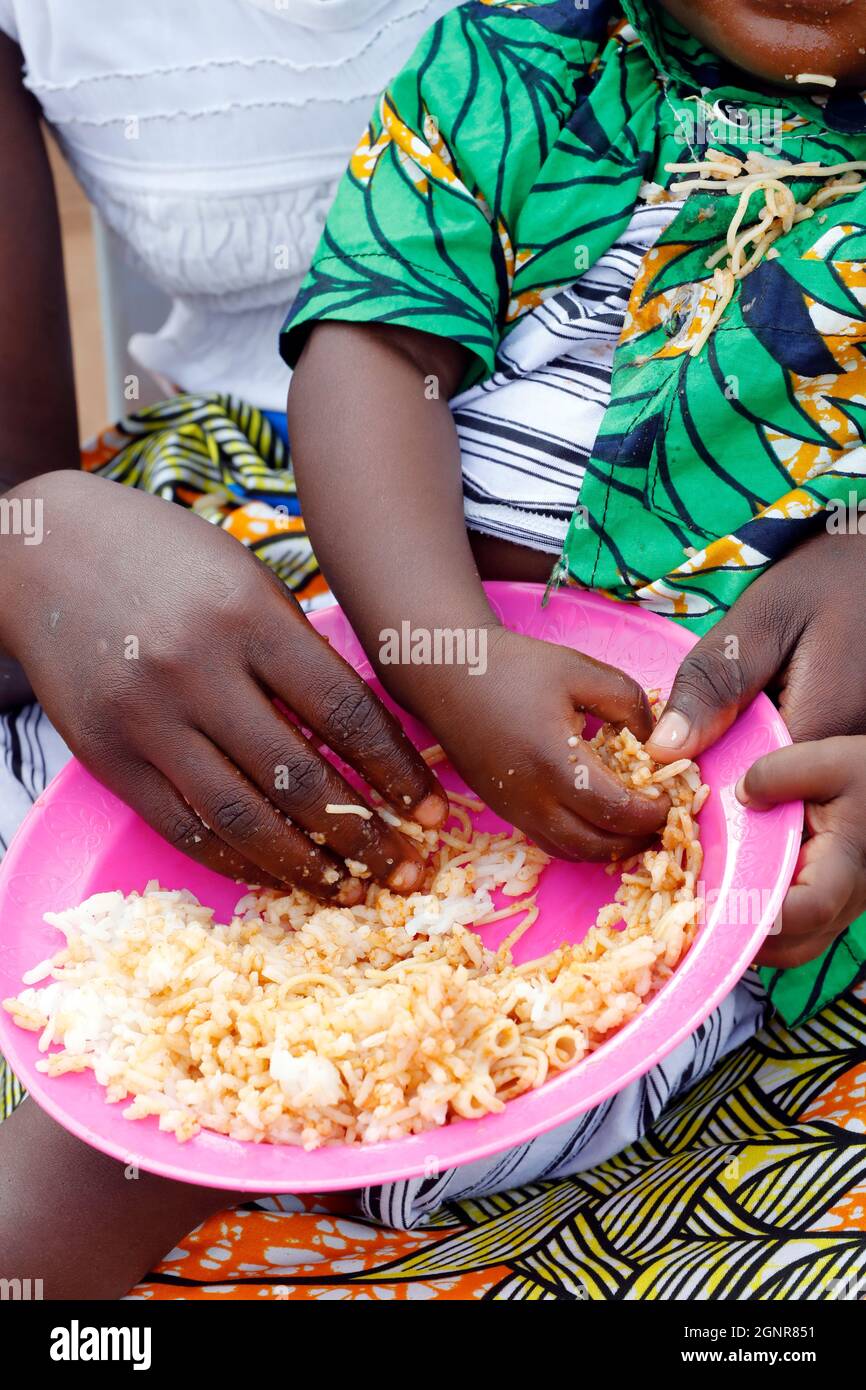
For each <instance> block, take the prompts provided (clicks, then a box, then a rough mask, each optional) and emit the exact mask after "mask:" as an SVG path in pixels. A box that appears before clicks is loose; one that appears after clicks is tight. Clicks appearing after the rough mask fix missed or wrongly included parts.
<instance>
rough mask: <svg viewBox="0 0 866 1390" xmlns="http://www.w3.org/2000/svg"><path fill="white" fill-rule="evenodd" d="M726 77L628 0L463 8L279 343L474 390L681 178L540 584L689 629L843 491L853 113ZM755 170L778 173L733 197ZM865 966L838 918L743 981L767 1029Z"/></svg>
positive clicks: (860, 226) (841, 103)
mask: <svg viewBox="0 0 866 1390" xmlns="http://www.w3.org/2000/svg"><path fill="white" fill-rule="evenodd" d="M743 81H744V79H743V77H742V75H739V76H738V75H736V74H735V73H734V71H733V70H732V69H727V68H726V67H725V66H724V64H723V63H722V62H721V60H719V59H718V58H717V57H716V56H715V55H714V54H712V53H709V52H708V51H707V50H706V49H704V48H703V47H702V46H701V45H700V44H699V43H698V42H697V40H696V39H695V38H694V37H693V36H691V35H690V34H688V33H687V31H686V30H685V29H683V28H682V27H681V26H680V25H679V24H678V23H677V22H676V21H674V20H673V19H672V18H671V17H670V16H669V15H668V14H667V12H666V11H665V10H663V9H662V8H661V7H660V6H657V5H654V4H650V3H647V0H621V3H614V0H588V3H587V4H585V5H581V6H579V7H576V6H575V5H574V4H573V3H572V0H558V3H549V4H545V3H532V0H520V3H517V0H514V3H511V0H488V2H487V3H484V2H483V0H472V2H471V3H468V4H464V5H461V6H460V7H459V8H458V9H456V10H454V11H452V12H451V13H449V14H448V15H446V16H445V17H444V18H443V19H442V20H440V21H439V23H438V24H436V25H435V26H434V27H433V28H432V29H431V30H430V32H429V33H428V35H427V36H426V37H425V39H423V40H422V42H421V44H420V45H419V46H418V48H417V49H416V51H415V54H414V56H413V58H412V59H411V60H410V62H409V64H408V65H407V66H406V67H405V68H404V69H403V71H402V72H401V73H400V74H399V75H398V76H397V77H396V78H395V79H394V81H393V82H392V83H391V85H390V86H389V87H388V89H387V90H386V91H385V92H384V94H383V95H382V97H381V99H380V100H379V102H378V104H377V107H376V110H375V112H374V114H373V116H372V118H371V121H370V124H369V126H368V128H367V130H366V131H365V132H364V134H363V136H362V138H361V141H360V143H359V145H358V148H357V150H356V152H355V155H354V156H353V158H352V160H351V163H350V166H349V169H348V171H347V173H346V175H345V176H344V179H343V181H342V184H341V186H340V190H339V192H338V195H337V199H336V201H335V203H334V206H333V208H332V211H331V214H330V216H329V218H328V221H327V223H326V226H325V229H324V232H323V235H322V239H321V242H320V244H319V247H318V250H317V252H316V254H315V257H314V259H313V263H312V266H311V269H310V272H309V274H308V276H307V278H306V280H305V281H304V284H303V286H302V288H301V291H300V293H299V295H298V297H297V299H296V301H295V303H294V305H293V307H292V309H291V312H290V314H289V317H288V320H287V322H286V325H285V328H284V331H283V335H282V343H283V353H284V356H285V357H286V359H287V361H288V362H289V363H291V364H293V363H294V362H295V361H296V360H297V357H298V354H299V352H300V350H301V348H302V346H303V342H304V339H305V337H306V335H307V333H308V331H309V328H310V326H311V325H312V324H313V323H314V322H316V321H317V320H320V319H342V320H346V321H353V322H376V323H386V324H387V323H393V324H402V325H407V326H409V327H412V328H415V329H419V330H423V331H426V332H430V333H435V334H439V335H442V336H446V337H448V338H451V339H453V340H455V341H457V342H460V343H461V344H463V345H464V346H465V347H466V348H468V349H469V350H470V353H471V366H470V369H469V372H468V375H467V379H466V381H465V382H464V384H463V385H464V388H469V387H471V386H472V385H473V383H476V382H484V381H489V380H490V379H491V378H493V377H494V376H495V374H496V372H497V371H498V370H501V369H502V368H503V367H507V360H506V359H507V354H508V348H509V343H510V341H511V340H512V338H513V337H514V336H515V335H516V334H517V333H518V331H519V329H520V325H521V324H522V323H523V322H524V321H525V319H526V318H527V316H528V315H531V314H532V313H533V311H534V310H536V309H538V307H539V306H541V305H544V304H545V303H547V302H549V301H550V300H555V299H556V297H557V296H561V295H562V294H563V292H564V291H567V289H568V287H569V286H572V285H574V284H575V282H576V281H577V280H579V278H580V276H581V275H582V274H585V272H586V271H587V269H588V268H589V267H592V266H594V265H596V264H597V263H598V262H599V261H600V260H601V259H602V258H603V257H604V256H605V254H606V253H607V252H608V251H609V250H610V248H611V247H612V246H614V245H615V243H616V242H617V239H618V238H619V237H620V236H621V235H622V234H623V232H624V230H625V229H626V228H627V227H628V226H629V224H630V222H631V220H632V218H633V215H634V212H635V209H636V207H637V206H638V205H639V204H640V203H641V202H642V201H645V200H647V199H657V200H659V201H660V202H664V201H665V200H666V199H670V198H672V197H674V198H678V197H681V196H682V194H683V192H684V190H683V188H682V187H680V185H682V184H685V185H687V187H686V189H685V192H686V194H687V196H685V199H684V202H683V206H682V207H681V208H680V210H679V211H678V212H677V214H676V216H675V217H674V218H673V220H672V221H670V222H669V223H668V225H667V226H666V228H665V229H664V231H663V232H662V233H661V235H660V236H659V238H658V239H657V240H656V241H655V243H654V245H653V247H652V249H651V250H649V251H648V252H647V254H646V256H645V257H644V259H643V261H642V263H641V266H640V269H639V271H638V274H637V276H636V279H635V283H634V286H633V289H632V293H631V300H630V303H629V307H628V312H627V314H626V316H625V323H624V326H623V330H622V333H621V335H620V339H619V344H618V347H617V350H616V353H615V355H614V359H613V366H612V373H611V380H610V400H609V404H608V405H607V409H606V411H605V412H604V414H603V418H602V419H601V422H600V426H599V428H598V433H597V437H596V439H595V443H594V447H593V449H592V451H591V453H590V455H589V458H588V459H587V460H586V462H585V466H584V469H583V476H582V481H581V484H580V492H579V497H578V501H577V506H576V508H575V511H574V513H573V516H572V519H571V522H570V524H569V526H568V529H567V534H566V537H565V541H564V545H563V549H562V555H561V557H560V560H559V561H558V562H557V566H556V571H555V574H556V578H557V580H558V581H560V582H561V581H564V580H568V581H569V582H572V583H576V584H580V585H583V586H585V587H587V588H591V589H596V590H598V591H600V592H602V593H606V594H608V595H610V596H612V597H614V598H617V599H620V600H622V601H626V602H633V603H640V604H643V605H644V606H646V607H648V608H651V609H653V610H654V611H657V612H661V613H665V614H667V615H668V616H669V617H672V618H673V619H675V620H676V621H678V622H681V623H683V624H684V625H686V626H688V627H689V628H690V629H691V630H692V631H694V632H696V633H702V632H705V631H707V630H708V629H709V628H710V627H711V626H712V625H713V624H714V623H715V622H717V621H718V619H719V618H720V617H721V616H722V614H723V613H725V612H726V611H727V609H728V608H729V607H730V605H731V604H732V603H733V602H734V601H735V600H736V599H737V597H738V596H739V595H740V594H741V593H742V592H743V591H744V589H745V588H746V587H747V585H748V584H749V583H751V582H752V581H753V580H754V579H755V578H756V577H757V576H759V575H760V574H762V573H763V572H764V571H765V570H766V569H767V567H768V566H769V565H770V564H772V563H773V561H774V560H777V559H779V558H780V557H781V556H782V555H784V554H786V553H787V552H788V551H789V550H790V549H791V548H792V547H793V546H796V545H797V544H798V542H799V541H801V540H802V539H804V538H805V537H806V536H807V535H808V534H810V532H811V528H812V527H813V526H814V524H815V519H816V517H817V516H818V514H819V513H821V512H822V511H826V512H829V513H831V514H832V518H833V520H834V521H836V520H837V519H838V517H839V516H840V514H842V513H844V515H845V516H849V515H851V514H852V513H851V508H852V505H853V507H854V514H855V515H856V507H857V506H858V505H859V502H860V501H861V500H866V447H864V440H866V404H864V402H866V364H864V358H863V345H864V342H866V183H864V181H863V179H862V177H861V172H862V171H860V170H859V169H857V168H855V169H850V168H848V166H849V165H851V164H852V163H853V164H855V165H856V164H857V163H858V162H862V161H864V160H866V101H864V99H863V97H862V95H859V94H846V93H842V92H840V93H831V94H829V95H827V96H819V97H814V96H811V95H809V94H808V93H806V92H802V93H801V92H799V91H796V90H787V89H786V90H784V91H781V90H779V89H772V90H770V89H767V90H761V89H760V88H759V87H757V86H756V87H754V88H752V87H749V88H746V87H744V86H743V85H742V83H743ZM720 154H721V156H723V158H722V159H721V161H720V158H719V155H720ZM725 161H727V164H726V163H725ZM755 161H757V163H758V165H764V164H768V163H769V164H772V165H773V166H774V168H775V171H776V172H775V174H774V175H773V177H772V178H771V177H770V174H767V176H766V177H763V178H756V179H754V180H753V181H752V182H751V183H750V184H749V185H748V188H746V187H745V185H744V183H743V179H742V178H739V179H738V178H737V177H735V175H736V173H737V171H740V172H742V170H744V169H751V170H752V171H753V172H754V169H755V167H756V165H755ZM782 166H785V168H788V167H789V166H793V167H795V168H796V169H797V171H798V172H797V174H796V176H790V175H789V174H788V173H786V174H785V176H784V180H782V179H780V178H779V176H778V171H779V169H780V168H782ZM768 180H769V181H770V183H773V180H775V184H776V185H779V186H780V187H781V192H779V191H778V189H776V190H775V191H770V192H768V191H767V187H766V185H767V182H768ZM839 180H841V182H839ZM704 185H709V186H708V187H705V186H704ZM744 195H745V196H744ZM768 207H770V208H771V209H772V210H773V216H771V217H770V219H769V221H766V220H765V212H766V209H767V208H768ZM756 226H757V227H759V228H762V229H763V230H762V231H760V232H759V233H757V234H756V235H754V236H753V237H752V238H751V239H750V240H748V239H747V240H746V241H745V242H743V241H742V238H741V235H740V234H741V233H743V232H746V231H747V230H748V229H749V228H751V227H756ZM768 234H769V235H768ZM754 252H757V253H758V254H757V255H756V256H755V257H753V253H754ZM753 259H754V264H752V261H753ZM744 266H745V267H748V269H749V273H748V274H742V270H743V268H744ZM538 424H539V429H541V428H544V427H547V425H548V420H547V419H545V420H539V422H538ZM864 959H866V919H860V920H859V921H858V922H857V923H855V924H854V926H853V927H852V928H850V929H849V931H848V932H847V933H846V934H845V935H844V936H843V937H840V938H839V939H838V940H837V942H836V943H835V945H834V946H833V947H832V948H831V950H830V952H829V953H828V955H827V956H825V957H824V958H822V960H821V961H819V962H816V963H813V964H811V965H809V966H805V967H800V968H799V969H798V970H796V971H786V972H783V973H781V974H779V973H778V972H776V973H775V974H772V975H771V974H770V973H768V974H767V976H766V977H765V978H766V980H767V982H768V984H770V985H771V987H772V990H773V998H774V1001H775V1002H776V1004H777V1006H778V1007H779V1008H780V1009H781V1010H782V1012H783V1013H784V1015H785V1017H786V1018H787V1019H788V1021H789V1022H790V1021H793V1020H794V1019H796V1018H798V1017H803V1016H808V1014H809V1013H811V1012H813V1011H814V1010H815V1009H817V1008H819V1007H820V1005H821V1003H822V1002H824V1001H826V1000H827V999H828V998H831V997H832V996H833V994H834V993H836V992H838V990H839V988H840V987H841V988H844V987H845V986H846V985H847V984H849V983H850V982H851V981H852V980H853V979H854V978H855V977H856V975H857V972H858V971H859V970H860V968H861V966H862V964H863V961H864Z"/></svg>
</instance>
